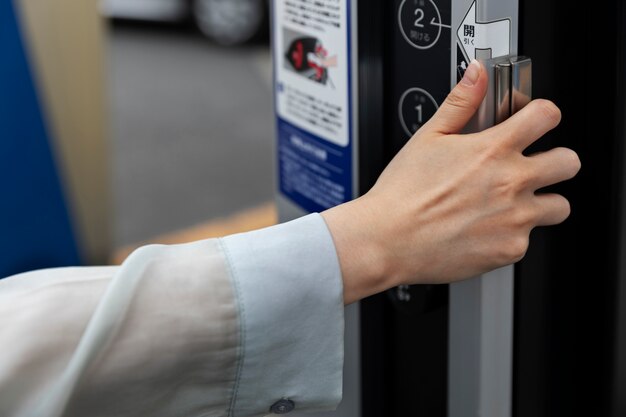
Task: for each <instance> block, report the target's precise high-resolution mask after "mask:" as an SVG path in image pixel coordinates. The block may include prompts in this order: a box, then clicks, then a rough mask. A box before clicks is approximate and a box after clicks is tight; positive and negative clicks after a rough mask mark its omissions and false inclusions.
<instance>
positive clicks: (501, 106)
mask: <svg viewBox="0 0 626 417" xmlns="http://www.w3.org/2000/svg"><path fill="white" fill-rule="evenodd" d="M495 85H496V94H495V97H496V102H495V107H496V108H495V112H496V116H495V123H496V124H498V123H502V122H503V121H505V120H506V119H508V118H509V117H510V116H511V63H510V62H508V61H507V62H503V63H501V64H496V66H495Z"/></svg>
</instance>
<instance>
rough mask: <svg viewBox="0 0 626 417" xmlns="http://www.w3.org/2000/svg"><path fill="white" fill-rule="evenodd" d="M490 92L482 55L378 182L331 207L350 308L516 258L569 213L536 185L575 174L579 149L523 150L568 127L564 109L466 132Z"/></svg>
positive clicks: (533, 109)
mask: <svg viewBox="0 0 626 417" xmlns="http://www.w3.org/2000/svg"><path fill="white" fill-rule="evenodd" d="M486 88H487V74H486V72H485V70H484V68H482V66H481V65H480V64H479V63H478V62H477V61H474V62H472V64H471V65H470V67H469V68H468V70H467V71H466V75H465V77H464V79H463V80H462V81H461V83H459V84H458V85H457V86H456V87H455V88H454V90H453V91H452V92H451V93H450V95H449V96H448V97H447V99H446V101H445V102H444V103H443V104H442V106H441V108H440V109H439V111H437V113H436V114H435V115H434V116H433V117H432V119H431V120H430V121H429V122H428V123H427V124H425V125H424V126H423V127H422V128H421V129H420V130H419V131H418V132H417V133H416V134H415V135H414V136H413V137H412V138H411V140H410V141H409V142H408V143H407V144H406V145H405V146H404V148H403V149H402V150H401V151H400V152H399V153H398V155H396V157H395V158H394V159H393V160H392V161H391V163H390V164H389V165H388V166H387V168H386V169H385V170H384V172H383V173H382V174H381V176H380V177H379V179H378V181H377V183H376V184H375V185H374V187H373V188H372V189H371V190H370V191H369V192H368V193H367V194H365V195H364V196H362V197H360V198H358V199H356V200H354V201H352V202H349V203H346V204H343V205H341V206H338V207H335V208H332V209H330V210H327V211H325V212H324V213H322V215H323V217H324V219H325V220H326V223H327V224H328V227H329V229H330V231H331V234H332V236H333V240H334V242H335V245H336V248H337V253H338V256H339V261H340V265H341V270H342V275H343V280H344V302H345V304H350V303H351V302H354V301H357V300H359V299H361V298H364V297H367V296H369V295H372V294H375V293H377V292H381V291H384V290H386V289H388V288H391V287H394V286H397V285H402V284H426V283H448V282H454V281H458V280H462V279H466V278H470V277H473V276H476V275H479V274H482V273H484V272H487V271H490V270H493V269H496V268H498V267H501V266H504V265H508V264H511V263H514V262H517V261H519V260H520V259H522V257H523V256H524V254H525V253H526V250H527V248H528V242H529V235H530V232H531V230H532V229H533V228H534V227H536V226H547V225H554V224H558V223H561V222H563V221H564V220H565V219H566V218H567V217H568V216H569V214H570V206H569V202H568V201H567V200H566V199H565V198H564V197H563V196H561V195H558V194H550V193H537V190H538V189H541V188H543V187H546V186H548V185H551V184H555V183H558V182H561V181H565V180H568V179H570V178H572V177H574V176H575V175H576V173H577V172H578V171H579V169H580V160H579V159H578V156H577V155H576V153H575V152H574V151H572V150H570V149H567V148H555V149H552V150H550V151H548V152H544V153H540V154H536V155H531V156H525V155H523V153H522V152H523V151H524V150H525V149H526V148H527V147H528V146H529V145H531V144H532V143H533V142H535V141H536V140H537V139H539V138H540V137H541V136H543V135H544V134H545V133H546V132H548V131H550V130H551V129H553V128H555V127H556V126H557V125H558V124H559V122H560V119H561V114H560V111H559V109H558V108H557V107H556V106H555V105H554V104H553V103H552V102H550V101H547V100H534V101H532V102H531V103H530V104H528V105H527V106H526V107H525V108H524V109H522V110H521V111H519V112H518V113H517V114H515V115H513V116H512V117H511V118H510V119H508V120H506V121H505V122H503V123H501V124H499V125H497V126H494V127H492V128H489V129H487V130H485V131H483V132H479V133H472V134H460V133H459V132H461V130H462V129H463V128H464V126H465V125H466V124H467V122H468V121H469V120H470V119H471V117H472V116H473V114H474V113H475V112H476V110H477V108H478V106H479V105H480V103H481V101H482V99H483V97H484V95H485V92H486Z"/></svg>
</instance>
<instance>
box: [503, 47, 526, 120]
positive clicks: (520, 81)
mask: <svg viewBox="0 0 626 417" xmlns="http://www.w3.org/2000/svg"><path fill="white" fill-rule="evenodd" d="M494 72H495V80H494V81H495V120H494V122H495V123H496V124H497V123H501V122H503V121H504V120H506V119H508V118H509V117H510V116H511V115H513V114H515V113H517V112H518V111H519V110H520V109H521V108H523V107H524V106H525V105H527V104H528V103H529V102H530V100H531V97H532V61H531V59H530V58H528V57H511V58H506V59H505V60H504V61H503V62H498V63H496V65H495V71H494Z"/></svg>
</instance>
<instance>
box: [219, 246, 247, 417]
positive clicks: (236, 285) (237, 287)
mask: <svg viewBox="0 0 626 417" xmlns="http://www.w3.org/2000/svg"><path fill="white" fill-rule="evenodd" d="M218 242H219V245H220V247H221V248H222V251H223V252H224V255H225V258H226V264H227V266H228V268H229V269H230V272H231V275H232V281H233V289H234V291H235V298H236V299H237V305H238V307H239V345H240V355H239V360H238V364H237V371H236V375H235V386H234V388H233V396H232V398H231V400H230V406H229V410H228V416H229V417H234V415H235V414H234V413H235V403H236V402H237V394H238V392H239V381H240V380H241V372H242V369H243V362H244V358H245V351H246V326H245V316H246V314H245V313H246V308H245V305H244V302H243V295H242V292H241V283H240V282H239V275H238V274H237V268H236V267H235V263H234V262H233V261H232V256H231V254H230V250H229V249H228V245H226V243H225V242H224V241H223V240H222V239H221V238H220V239H218Z"/></svg>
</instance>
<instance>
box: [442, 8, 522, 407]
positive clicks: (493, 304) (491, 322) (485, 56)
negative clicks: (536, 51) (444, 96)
mask: <svg viewBox="0 0 626 417" xmlns="http://www.w3.org/2000/svg"><path fill="white" fill-rule="evenodd" d="M473 3H474V0H453V2H452V33H455V31H456V30H457V29H458V28H460V27H461V26H460V25H462V24H463V19H464V18H465V17H466V15H467V12H468V10H470V7H471V6H472V4H473ZM499 19H510V22H511V25H510V28H511V33H510V52H509V53H510V55H516V54H517V39H518V38H517V32H518V0H476V22H477V24H480V23H488V22H491V21H497V20H499ZM460 47H461V45H460V43H459V39H458V38H457V37H456V36H453V37H452V44H451V51H452V62H453V63H456V62H458V61H457V56H456V54H457V50H459V48H460ZM476 55H477V56H476V57H477V58H479V59H481V58H482V59H481V61H482V62H483V65H484V66H485V68H486V69H487V72H488V74H489V78H490V83H489V87H488V92H487V98H486V99H485V101H484V102H483V103H482V105H481V106H480V108H479V110H478V112H477V114H476V117H475V118H474V119H473V120H472V121H471V122H470V123H469V124H468V126H467V127H466V131H467V132H477V131H481V130H484V129H486V128H488V127H490V126H492V125H493V124H494V121H495V120H496V113H498V112H497V108H498V106H497V105H496V100H495V97H496V91H497V92H498V95H499V100H498V102H499V103H506V102H509V101H510V98H509V99H507V98H506V95H507V94H506V92H505V91H504V90H503V89H500V90H498V88H497V86H496V83H495V79H496V72H497V70H496V66H497V65H498V64H502V63H504V62H507V61H508V57H505V59H502V57H493V56H491V51H490V50H489V49H483V50H481V51H478V50H477V51H476ZM469 58H470V59H471V58H473V57H469ZM504 67H506V64H505V65H504ZM451 70H452V75H451V77H452V87H454V85H456V68H452V69H451ZM510 74H511V77H512V76H513V69H512V66H511V72H510ZM500 76H501V77H502V76H504V77H505V78H506V73H501V74H500ZM500 81H501V82H502V84H505V81H506V80H502V79H501V80H500ZM511 82H512V81H508V82H506V84H508V85H511V84H510V83H511ZM508 95H509V97H510V93H509V94H508ZM498 117H499V118H500V117H503V113H498ZM513 276H514V273H513V266H508V267H505V268H501V269H498V270H496V271H492V272H490V273H488V274H485V275H483V276H482V277H478V278H474V279H471V280H468V281H465V282H461V283H457V284H452V285H451V286H450V318H449V370H448V416H449V417H510V416H511V412H512V411H511V410H512V381H513V375H512V372H513V369H512V368H513V366H512V364H513V283H514V281H513Z"/></svg>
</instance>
